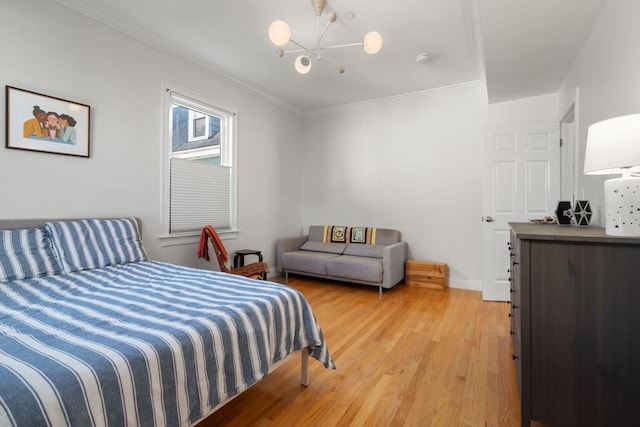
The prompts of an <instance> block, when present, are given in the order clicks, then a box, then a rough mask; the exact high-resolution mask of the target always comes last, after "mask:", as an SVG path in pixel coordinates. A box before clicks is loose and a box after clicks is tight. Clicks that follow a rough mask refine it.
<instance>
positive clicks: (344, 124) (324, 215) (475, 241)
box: [303, 84, 487, 289]
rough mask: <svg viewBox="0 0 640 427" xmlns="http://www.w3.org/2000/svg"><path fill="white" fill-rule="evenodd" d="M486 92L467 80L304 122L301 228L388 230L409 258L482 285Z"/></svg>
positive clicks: (458, 282)
mask: <svg viewBox="0 0 640 427" xmlns="http://www.w3.org/2000/svg"><path fill="white" fill-rule="evenodd" d="M486 103H487V101H486V90H485V87H484V86H483V85H480V84H476V85H469V86H463V87H455V88H449V89H443V90H438V91H432V92H426V93H423V94H415V95H411V96H407V97H399V98H392V99H387V100H379V101H373V102H370V103H365V104H360V105H356V106H353V107H351V108H350V107H343V108H337V109H334V110H333V111H331V110H329V111H324V112H322V113H318V114H311V115H310V116H308V117H307V118H306V119H305V129H304V130H305V138H304V139H305V141H306V152H305V169H304V182H305V187H304V194H305V201H304V221H303V223H304V226H305V228H306V227H308V226H309V225H312V224H327V225H353V226H357V225H360V226H375V227H383V228H395V229H399V230H400V231H401V232H402V236H403V239H404V240H405V241H407V242H408V244H409V257H410V258H415V259H421V260H432V261H439V262H446V263H448V264H449V267H450V283H451V285H452V286H456V287H463V288H473V289H480V288H481V280H482V263H481V260H482V257H481V248H482V229H481V225H482V223H481V222H480V218H481V216H482V149H483V145H482V144H483V134H484V122H485V114H486Z"/></svg>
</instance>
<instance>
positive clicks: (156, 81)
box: [0, 0, 303, 267]
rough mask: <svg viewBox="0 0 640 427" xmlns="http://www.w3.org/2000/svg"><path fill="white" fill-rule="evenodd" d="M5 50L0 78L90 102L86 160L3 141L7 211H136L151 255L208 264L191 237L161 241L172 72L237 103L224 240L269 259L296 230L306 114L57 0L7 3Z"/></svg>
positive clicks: (2, 21) (0, 212) (1, 23)
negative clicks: (235, 177) (233, 198)
mask: <svg viewBox="0 0 640 427" xmlns="http://www.w3.org/2000/svg"><path fill="white" fill-rule="evenodd" d="M0 52H2V54H0V84H1V85H2V86H4V85H10V86H15V87H19V88H24V89H28V90H32V91H35V92H39V93H44V94H48V95H52V96H57V97H61V98H66V99H70V100H73V101H77V102H80V103H84V104H89V105H90V106H91V108H92V114H91V121H92V122H91V125H92V130H91V157H90V158H89V159H85V158H76V157H68V156H61V155H53V154H44V153H36V152H28V151H20V150H11V149H4V148H0V217H1V218H47V217H76V218H77V217H86V216H101V217H105V216H120V215H136V216H139V217H141V218H142V219H143V221H144V229H143V233H144V240H145V245H146V247H147V250H148V252H150V255H151V256H152V257H153V258H156V259H161V260H166V261H171V262H176V263H181V264H186V265H198V266H206V264H204V263H203V262H201V261H198V260H197V259H196V255H195V249H196V245H195V244H190V245H186V246H172V247H163V246H162V245H161V243H160V241H159V239H158V236H159V235H160V234H161V233H162V230H161V226H162V221H161V218H162V217H161V214H162V203H161V201H162V186H161V176H162V175H161V174H162V165H161V141H162V138H161V104H162V85H161V81H162V80H166V81H170V82H172V83H174V84H176V85H178V86H181V87H183V88H186V89H188V90H189V91H191V92H200V93H202V94H204V95H205V96H207V97H208V98H209V99H214V100H217V101H218V102H220V103H222V104H224V105H230V106H235V107H237V109H238V112H239V116H238V117H239V118H238V123H239V129H238V134H239V140H238V142H239V149H238V156H239V227H240V230H241V232H240V234H239V237H238V239H237V240H228V241H227V242H226V244H227V246H228V249H229V250H231V251H232V250H235V249H239V248H241V247H251V248H257V249H262V251H263V253H264V254H265V258H266V259H265V260H266V261H268V262H269V263H270V264H272V265H274V264H275V257H274V244H275V240H276V239H277V238H278V237H280V236H283V235H291V234H297V233H299V231H300V221H301V218H302V183H301V181H300V179H299V177H300V175H301V174H302V165H301V162H300V161H299V159H301V158H302V156H303V151H302V144H301V143H300V140H301V134H302V123H303V120H302V117H301V116H299V115H297V114H294V113H291V112H289V111H286V110H283V109H281V108H278V107H276V106H274V104H272V103H269V102H267V101H265V100H263V99H261V98H260V97H258V96H256V95H254V94H252V93H250V92H249V91H247V90H244V89H241V88H239V87H238V86H235V85H232V84H230V83H228V82H226V81H224V80H223V79H220V78H217V77H216V76H214V75H212V74H210V73H207V72H205V71H203V70H202V69H200V68H198V67H195V66H191V65H188V64H186V63H184V62H182V61H179V60H176V59H174V58H172V57H170V56H167V55H165V54H163V53H161V52H159V51H157V50H155V49H153V48H151V47H149V46H147V45H145V44H142V43H140V42H137V41H134V40H133V39H131V38H129V37H127V36H125V35H123V34H121V33H119V32H117V31H114V30H113V29H111V28H108V27H106V26H104V25H102V24H99V23H97V22H95V21H93V20H91V19H89V18H87V17H85V16H83V15H80V14H78V13H76V12H74V11H72V10H71V9H69V8H67V7H63V6H61V5H60V4H59V3H57V2H55V1H53V0H40V1H37V2H34V1H17V0H16V1H13V0H10V1H4V0H3V1H1V2H0ZM0 105H1V106H0V117H1V118H2V119H1V120H2V122H1V128H2V129H0V132H1V133H2V134H4V128H5V126H6V124H5V121H4V118H5V111H4V108H5V103H4V100H3V101H2V102H1V103H0ZM211 266H212V265H209V267H211Z"/></svg>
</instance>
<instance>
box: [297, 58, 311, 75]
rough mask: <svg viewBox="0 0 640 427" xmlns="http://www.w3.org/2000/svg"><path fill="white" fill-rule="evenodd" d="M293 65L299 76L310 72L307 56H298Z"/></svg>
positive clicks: (309, 61)
mask: <svg viewBox="0 0 640 427" xmlns="http://www.w3.org/2000/svg"><path fill="white" fill-rule="evenodd" d="M294 65H295V67H296V71H297V72H299V73H300V74H307V73H308V72H309V71H311V60H310V59H309V57H308V56H305V55H300V56H298V57H297V58H296V62H295V64H294Z"/></svg>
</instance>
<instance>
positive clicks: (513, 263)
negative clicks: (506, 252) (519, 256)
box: [511, 261, 520, 265]
mask: <svg viewBox="0 0 640 427" xmlns="http://www.w3.org/2000/svg"><path fill="white" fill-rule="evenodd" d="M518 264H520V263H519V262H518V261H513V262H512V263H511V265H518Z"/></svg>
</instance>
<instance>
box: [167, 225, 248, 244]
mask: <svg viewBox="0 0 640 427" xmlns="http://www.w3.org/2000/svg"><path fill="white" fill-rule="evenodd" d="M239 232H240V230H237V229H234V230H224V231H218V235H219V236H220V239H222V240H232V239H236V238H237V237H238V233H239ZM200 235H201V232H200V231H189V232H185V233H171V234H162V235H160V236H158V239H159V240H160V246H162V247H166V246H181V245H193V244H198V243H200Z"/></svg>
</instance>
